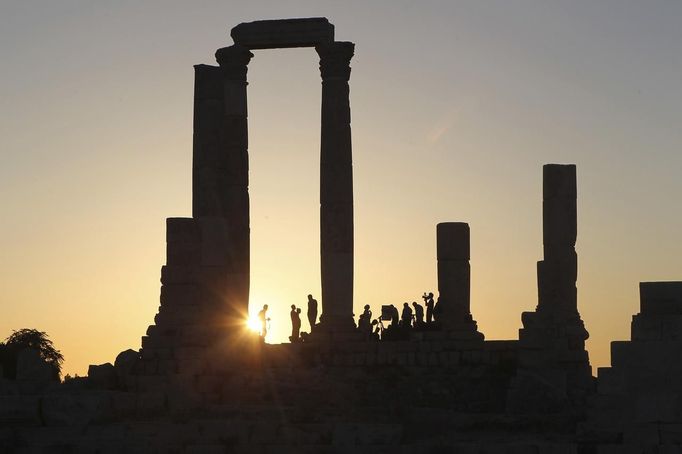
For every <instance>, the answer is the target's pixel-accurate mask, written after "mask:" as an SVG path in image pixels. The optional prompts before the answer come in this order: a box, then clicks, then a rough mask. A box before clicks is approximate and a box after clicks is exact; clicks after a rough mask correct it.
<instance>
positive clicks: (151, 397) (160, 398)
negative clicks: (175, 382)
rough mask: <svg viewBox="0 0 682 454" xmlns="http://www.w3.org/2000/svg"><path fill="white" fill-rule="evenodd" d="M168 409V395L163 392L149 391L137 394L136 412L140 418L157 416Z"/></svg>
mask: <svg viewBox="0 0 682 454" xmlns="http://www.w3.org/2000/svg"><path fill="white" fill-rule="evenodd" d="M166 407H167V404H166V394H165V393H164V392H162V391H147V392H142V393H138V394H137V400H136V402H135V412H136V414H137V415H139V416H149V415H157V414H160V413H162V412H163V411H164V410H165V409H166Z"/></svg>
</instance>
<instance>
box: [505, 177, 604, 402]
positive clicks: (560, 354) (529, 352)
mask: <svg viewBox="0 0 682 454" xmlns="http://www.w3.org/2000/svg"><path fill="white" fill-rule="evenodd" d="M576 195H577V191H576V167H575V165H572V164H571V165H560V164H547V165H545V166H544V167H543V202H542V220H543V230H542V236H543V244H544V260H542V261H540V262H538V263H537V273H538V276H537V278H538V305H537V308H536V310H535V311H534V312H524V313H523V314H522V315H521V320H522V322H523V328H522V329H521V330H519V371H518V375H517V378H516V380H515V382H514V383H513V386H512V388H511V389H510V393H509V396H508V401H507V404H508V410H510V411H512V412H515V413H516V412H518V413H525V412H544V411H548V412H551V411H557V409H558V408H565V407H566V402H569V401H570V402H571V403H572V405H577V406H581V405H584V403H585V399H586V396H588V395H589V394H590V393H591V392H592V389H593V386H594V384H593V381H592V372H591V367H590V361H589V355H588V353H587V350H585V340H586V339H587V338H588V336H589V334H588V332H587V330H586V329H585V325H584V323H583V321H582V319H581V318H580V313H579V312H578V304H577V290H576V280H577V273H578V271H577V270H578V258H577V255H576V251H575V243H576V235H577V205H576ZM535 396H543V398H541V399H537V398H536V397H535Z"/></svg>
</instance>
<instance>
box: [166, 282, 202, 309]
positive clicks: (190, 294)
mask: <svg viewBox="0 0 682 454" xmlns="http://www.w3.org/2000/svg"><path fill="white" fill-rule="evenodd" d="M202 300H203V292H202V291H201V287H199V286H198V285H193V284H171V285H162V286H161V306H173V307H174V306H188V305H199V304H201V302H202Z"/></svg>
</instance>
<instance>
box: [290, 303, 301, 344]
mask: <svg viewBox="0 0 682 454" xmlns="http://www.w3.org/2000/svg"><path fill="white" fill-rule="evenodd" d="M290 315H291V337H289V340H290V341H291V342H298V340H299V337H300V333H301V309H300V308H296V306H295V305H294V304H292V305H291V313H290Z"/></svg>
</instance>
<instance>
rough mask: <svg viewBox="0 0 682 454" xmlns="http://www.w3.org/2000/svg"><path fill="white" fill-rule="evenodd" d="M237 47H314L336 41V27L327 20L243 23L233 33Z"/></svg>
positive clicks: (280, 20)
mask: <svg viewBox="0 0 682 454" xmlns="http://www.w3.org/2000/svg"><path fill="white" fill-rule="evenodd" d="M230 35H231V36H232V39H233V40H234V42H235V44H239V45H242V46H244V47H246V48H248V49H274V48H278V49H281V48H287V47H312V46H316V45H318V44H320V43H330V42H333V41H334V25H332V24H330V23H329V20H327V18H326V17H307V18H301V19H278V20H259V21H255V22H244V23H241V24H239V25H237V26H236V27H234V28H233V29H232V31H231V33H230Z"/></svg>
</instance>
